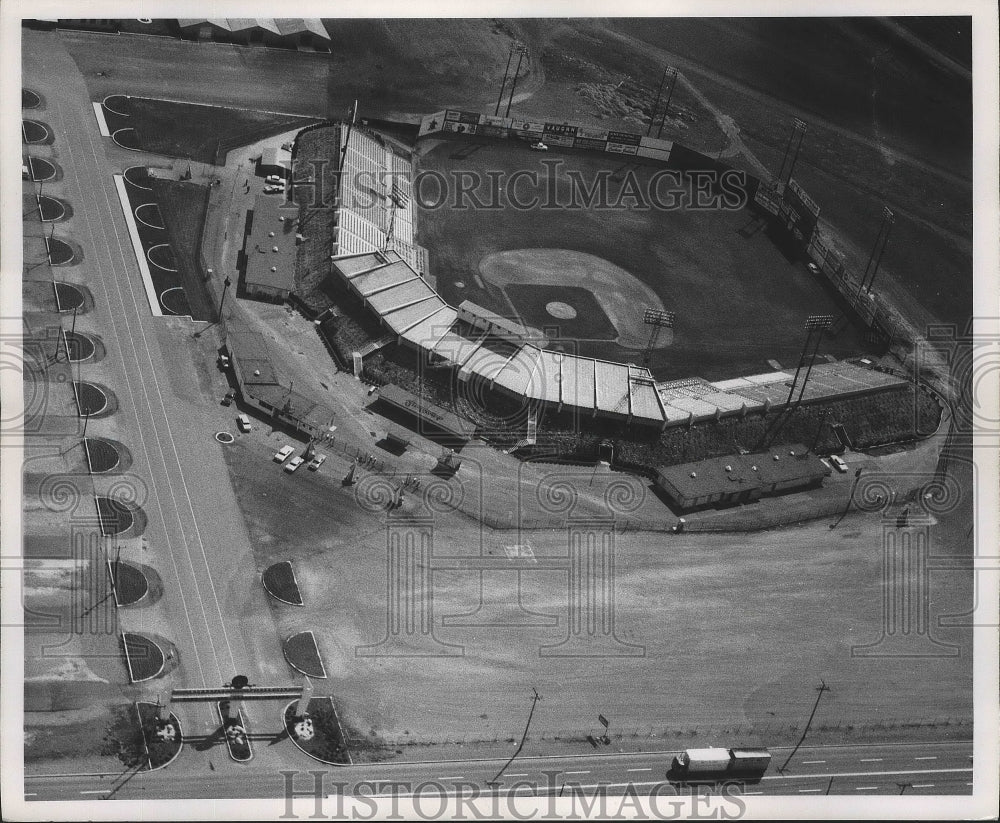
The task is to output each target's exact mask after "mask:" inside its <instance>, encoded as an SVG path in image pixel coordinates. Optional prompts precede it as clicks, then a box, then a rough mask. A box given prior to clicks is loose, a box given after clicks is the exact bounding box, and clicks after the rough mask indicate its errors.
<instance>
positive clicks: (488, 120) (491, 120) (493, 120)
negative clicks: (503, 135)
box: [479, 114, 514, 129]
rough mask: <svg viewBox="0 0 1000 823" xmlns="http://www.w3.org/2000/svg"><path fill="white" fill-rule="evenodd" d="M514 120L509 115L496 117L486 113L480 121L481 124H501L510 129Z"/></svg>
mask: <svg viewBox="0 0 1000 823" xmlns="http://www.w3.org/2000/svg"><path fill="white" fill-rule="evenodd" d="M513 122H514V121H513V120H511V119H510V118H508V117H494V116H493V115H491V114H484V115H483V117H482V119H481V120H480V122H479V125H481V126H501V127H502V128H506V129H509V128H510V126H511V124H512V123H513Z"/></svg>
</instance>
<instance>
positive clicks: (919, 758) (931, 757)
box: [913, 754, 937, 760]
mask: <svg viewBox="0 0 1000 823" xmlns="http://www.w3.org/2000/svg"><path fill="white" fill-rule="evenodd" d="M913 759H914V760H937V756H936V755H933V754H931V755H927V756H926V757H914V758H913Z"/></svg>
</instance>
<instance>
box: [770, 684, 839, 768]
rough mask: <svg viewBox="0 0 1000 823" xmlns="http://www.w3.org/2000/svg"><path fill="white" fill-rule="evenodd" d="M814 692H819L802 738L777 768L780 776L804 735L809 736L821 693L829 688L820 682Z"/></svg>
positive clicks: (802, 739)
mask: <svg viewBox="0 0 1000 823" xmlns="http://www.w3.org/2000/svg"><path fill="white" fill-rule="evenodd" d="M816 691H817V692H819V694H817V695H816V702H815V703H814V704H813V710H812V712H811V713H810V715H809V719H808V720H807V721H806V727H805V730H804V731H803V732H802V737H800V738H799V742H798V743H796V744H795V748H794V749H792V753H791V754H790V755H788V759H787V760H785V762H784V763H782V764H781V766H779V767H778V771H779V772H780V773H781V774H784V773H785V769H787V768H788V764H789V763H790V762H791V760H792V758H793V757H795V753H796V752H797V751H798V750H799V746H801V745H802V741H804V740H805V739H806V735H807V734H809V726H811V725H812V722H813V718H814V717H815V716H816V709H818V708H819V701H820V700H821V699H822V697H823V692H828V691H830V687H829V686H827V685H826V682H825V681H823V680H821V681H820V685H818V686H817V687H816Z"/></svg>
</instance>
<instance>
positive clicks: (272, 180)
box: [264, 174, 285, 186]
mask: <svg viewBox="0 0 1000 823" xmlns="http://www.w3.org/2000/svg"><path fill="white" fill-rule="evenodd" d="M264 182H265V183H267V184H268V185H271V186H277V185H279V184H282V183H284V182H285V180H284V178H283V177H282V176H281V175H280V174H269V175H268V176H267V177H265V178H264Z"/></svg>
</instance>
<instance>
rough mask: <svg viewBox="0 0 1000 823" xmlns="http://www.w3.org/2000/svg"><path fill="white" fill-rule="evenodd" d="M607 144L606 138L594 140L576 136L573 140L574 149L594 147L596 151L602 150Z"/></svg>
mask: <svg viewBox="0 0 1000 823" xmlns="http://www.w3.org/2000/svg"><path fill="white" fill-rule="evenodd" d="M607 145H608V141H607V140H594V139H591V138H588V137H577V138H576V139H575V140H573V148H574V149H596V150H597V151H604V149H605V148H606V147H607Z"/></svg>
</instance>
